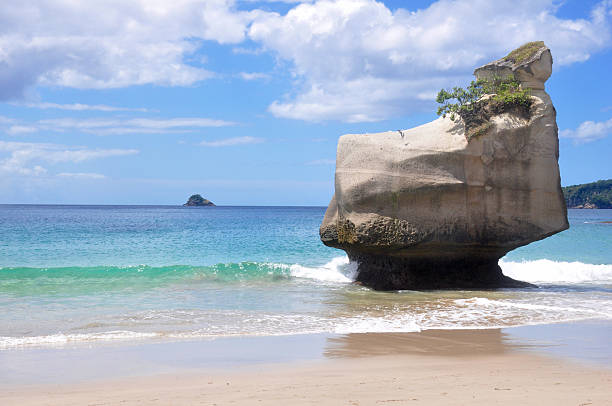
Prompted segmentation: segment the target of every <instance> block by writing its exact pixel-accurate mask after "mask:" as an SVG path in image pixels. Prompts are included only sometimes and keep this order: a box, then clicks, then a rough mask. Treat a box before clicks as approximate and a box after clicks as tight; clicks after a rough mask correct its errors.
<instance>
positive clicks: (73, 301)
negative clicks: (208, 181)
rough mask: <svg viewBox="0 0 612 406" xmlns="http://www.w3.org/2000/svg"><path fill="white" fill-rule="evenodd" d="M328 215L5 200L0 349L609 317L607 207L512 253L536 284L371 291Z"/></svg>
mask: <svg viewBox="0 0 612 406" xmlns="http://www.w3.org/2000/svg"><path fill="white" fill-rule="evenodd" d="M324 212H325V208H323V207H182V206H52V205H49V206H44V205H0V307H1V308H2V312H0V349H4V350H6V349H14V348H22V347H24V346H62V345H69V344H78V343H91V342H108V341H118V340H181V339H194V338H196V339H197V338H215V337H225V336H236V335H285V334H303V333H351V332H387V331H389V332H401V331H419V330H424V329H432V328H441V329H458V328H497V327H512V326H520V325H529V324H544V323H554V322H563V321H574V320H587V319H600V320H612V224H610V223H605V222H606V221H612V210H570V211H569V218H570V224H571V227H570V229H569V230H567V231H564V232H563V233H560V234H557V235H555V236H553V237H550V238H548V239H545V240H542V241H539V242H536V243H533V244H530V245H529V246H526V247H522V248H520V249H517V250H515V251H513V252H511V253H509V254H508V255H507V256H506V257H505V258H503V259H502V261H501V266H502V269H503V270H504V273H506V274H507V275H509V276H511V277H514V278H517V279H521V280H526V281H529V282H533V283H536V284H537V285H538V286H539V287H538V288H530V289H521V290H499V291H432V292H412V291H401V292H375V291H372V290H370V289H367V288H364V287H361V286H358V285H355V284H352V283H351V282H352V280H353V277H354V269H355V266H354V264H350V263H349V262H348V260H347V258H346V256H345V255H344V253H343V252H342V251H339V250H336V249H332V248H327V247H325V246H324V245H323V244H322V243H321V242H320V240H319V236H318V228H319V224H320V223H321V220H322V218H323V214H324Z"/></svg>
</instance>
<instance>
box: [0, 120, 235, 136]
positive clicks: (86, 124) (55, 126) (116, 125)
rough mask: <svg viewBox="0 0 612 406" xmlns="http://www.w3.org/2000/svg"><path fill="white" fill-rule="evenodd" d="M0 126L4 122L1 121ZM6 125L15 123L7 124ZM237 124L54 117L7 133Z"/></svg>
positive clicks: (180, 129) (155, 130) (179, 129)
mask: <svg viewBox="0 0 612 406" xmlns="http://www.w3.org/2000/svg"><path fill="white" fill-rule="evenodd" d="M0 123H2V122H1V121H0ZM7 123H14V120H13V121H10V122H9V121H7ZM232 125H236V123H234V122H231V121H224V120H216V119H212V118H204V117H176V118H164V119H155V118H82V119H81V118H53V119H44V120H39V121H36V122H32V123H27V124H14V125H12V126H10V127H9V128H8V129H7V130H6V132H7V133H8V134H10V135H18V134H24V133H32V132H37V131H46V132H60V133H62V132H69V131H73V132H82V133H86V134H95V135H121V134H164V133H185V132H192V131H194V130H196V129H198V128H207V127H226V126H232Z"/></svg>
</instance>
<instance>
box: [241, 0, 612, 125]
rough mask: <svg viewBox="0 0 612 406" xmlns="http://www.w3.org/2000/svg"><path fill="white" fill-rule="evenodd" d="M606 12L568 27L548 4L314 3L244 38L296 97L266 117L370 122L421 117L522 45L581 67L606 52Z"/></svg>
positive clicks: (603, 8)
mask: <svg viewBox="0 0 612 406" xmlns="http://www.w3.org/2000/svg"><path fill="white" fill-rule="evenodd" d="M610 7H611V4H610V3H609V2H607V1H606V2H603V3H600V4H599V5H598V6H597V7H596V8H595V9H594V10H593V11H592V13H591V16H590V18H589V19H574V20H571V19H563V18H559V17H557V16H556V15H555V13H556V11H557V8H558V6H557V5H556V2H555V1H553V0H517V1H496V2H493V1H490V0H457V1H450V0H440V1H437V2H435V3H433V4H432V5H431V6H429V7H428V8H426V9H422V10H418V11H415V12H411V11H407V10H405V9H397V10H396V11H393V12H392V11H391V10H390V9H388V8H387V7H386V6H385V5H384V4H383V3H380V2H376V1H374V0H337V1H329V0H320V1H317V2H315V3H313V4H300V5H298V6H296V7H294V8H293V9H291V10H290V11H289V12H288V13H287V14H286V15H280V14H278V13H267V14H263V15H261V16H259V17H258V18H257V19H256V20H255V21H254V22H253V23H252V25H251V26H250V29H249V36H250V38H251V39H252V40H254V41H257V42H260V43H262V44H263V45H264V47H265V48H266V49H267V50H270V51H273V52H275V53H276V54H277V55H278V57H279V58H281V59H282V60H286V61H290V62H291V63H292V64H293V73H294V75H295V77H296V82H295V86H296V90H295V92H294V93H292V94H288V95H286V97H285V98H284V99H282V100H277V101H275V102H273V103H272V104H271V105H270V107H269V110H270V112H272V114H274V115H275V116H278V117H287V118H293V119H302V120H310V121H318V120H330V119H340V120H344V121H349V122H350V121H354V122H355V121H376V120H381V119H385V118H389V117H392V116H397V115H399V114H406V113H413V112H414V111H415V110H419V109H424V108H427V109H430V108H431V107H432V104H433V103H432V98H431V96H432V95H433V94H435V92H436V91H437V90H439V89H440V88H442V87H446V86H449V85H452V84H460V83H462V82H465V81H467V80H469V78H470V75H471V73H472V71H473V69H474V67H477V66H479V65H481V64H483V63H486V62H488V61H490V60H493V59H495V58H499V57H502V56H503V55H504V54H505V53H506V52H508V51H510V50H512V49H513V48H515V47H517V46H519V45H521V44H522V43H525V42H528V41H533V40H544V41H545V42H546V44H547V45H548V46H549V47H550V48H551V50H552V52H553V57H554V59H555V66H560V65H566V64H571V63H574V62H580V61H585V60H587V59H588V58H589V57H590V55H591V54H592V53H594V52H597V51H599V50H601V49H603V48H604V47H606V46H608V45H609V44H610V15H609V10H610Z"/></svg>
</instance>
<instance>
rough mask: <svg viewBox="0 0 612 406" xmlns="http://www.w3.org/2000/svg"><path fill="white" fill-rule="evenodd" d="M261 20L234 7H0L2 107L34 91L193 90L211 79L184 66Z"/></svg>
mask: <svg viewBox="0 0 612 406" xmlns="http://www.w3.org/2000/svg"><path fill="white" fill-rule="evenodd" d="M255 15H257V12H256V11H255V12H243V11H238V10H236V8H235V4H234V0H174V1H172V2H168V1H166V0H111V1H108V0H88V1H85V2H78V1H55V0H33V1H27V2H22V1H17V2H5V3H4V4H3V5H2V7H0V27H1V28H0V100H8V99H14V98H19V97H21V96H22V95H23V94H24V92H25V91H26V90H27V88H28V87H30V86H34V85H39V84H42V85H48V86H68V87H74V88H94V89H96V88H98V89H99V88H113V87H123V86H130V85H142V84H158V85H170V86H175V85H178V86H183V85H190V84H192V83H194V82H197V81H200V80H203V79H207V78H210V77H212V76H213V73H211V72H209V71H207V70H206V69H204V68H202V67H201V66H194V65H191V64H188V63H187V62H186V60H187V59H188V57H189V56H190V55H191V54H193V53H194V52H195V51H196V50H197V49H198V48H199V46H200V44H201V41H203V40H211V41H217V42H218V43H221V44H235V43H240V42H241V41H243V39H244V37H245V30H246V29H247V24H248V23H249V21H250V20H251V19H252V18H253V16H255Z"/></svg>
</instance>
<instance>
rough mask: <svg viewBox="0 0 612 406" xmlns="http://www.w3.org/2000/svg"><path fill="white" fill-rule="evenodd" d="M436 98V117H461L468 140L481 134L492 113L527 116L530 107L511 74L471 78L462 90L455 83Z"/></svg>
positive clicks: (488, 123) (486, 127) (527, 92)
mask: <svg viewBox="0 0 612 406" xmlns="http://www.w3.org/2000/svg"><path fill="white" fill-rule="evenodd" d="M519 49H520V48H519ZM487 96H488V97H487ZM436 101H437V102H438V103H440V104H441V106H439V107H438V111H437V114H438V115H439V116H442V117H446V116H447V115H449V116H450V119H451V120H453V121H455V120H456V119H457V116H459V117H460V118H461V119H462V120H463V122H464V124H465V136H466V138H467V139H468V140H470V139H472V138H473V137H478V136H480V135H483V134H485V133H486V132H487V131H488V130H489V128H490V127H491V121H490V120H491V117H493V116H494V115H497V114H501V113H506V112H508V113H514V114H516V115H519V116H521V117H524V118H528V117H529V109H530V107H531V97H530V92H529V89H523V88H521V86H520V83H519V82H518V80H516V79H515V78H514V77H497V76H496V77H493V78H492V79H488V80H485V79H480V80H476V81H472V82H471V83H470V84H469V86H468V87H467V88H465V89H464V88H462V87H457V86H455V87H453V89H452V90H445V89H442V90H440V92H438V95H437V97H436ZM453 101H456V102H453Z"/></svg>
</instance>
